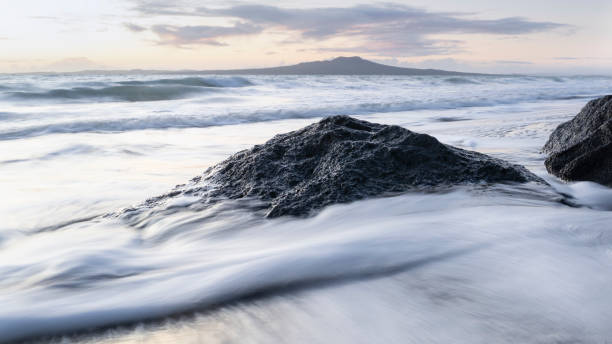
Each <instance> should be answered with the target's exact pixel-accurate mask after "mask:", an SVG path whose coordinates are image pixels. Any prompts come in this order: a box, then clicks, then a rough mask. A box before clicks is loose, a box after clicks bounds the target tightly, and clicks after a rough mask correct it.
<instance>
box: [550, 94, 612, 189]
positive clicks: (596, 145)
mask: <svg viewBox="0 0 612 344" xmlns="http://www.w3.org/2000/svg"><path fill="white" fill-rule="evenodd" d="M543 150H544V152H546V153H549V154H550V155H549V156H548V158H547V159H546V162H545V165H546V169H547V170H548V172H549V173H551V174H554V175H556V176H557V177H559V178H561V179H564V180H568V181H578V180H588V181H593V182H597V183H600V184H604V185H607V186H612V95H610V96H605V97H602V98H598V99H595V100H592V101H590V102H589V103H588V104H587V105H586V106H585V107H584V108H583V109H582V110H581V111H580V113H579V114H578V115H576V117H574V118H573V119H572V120H571V121H568V122H565V123H563V124H561V125H559V126H558V127H557V129H555V131H554V132H553V133H552V134H551V135H550V138H549V139H548V142H546V145H545V146H544V149H543Z"/></svg>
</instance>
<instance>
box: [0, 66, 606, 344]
mask: <svg viewBox="0 0 612 344" xmlns="http://www.w3.org/2000/svg"><path fill="white" fill-rule="evenodd" d="M194 78H195V79H194ZM447 79H448V77H373V76H370V77H357V76H354V77H348V76H347V77H315V76H313V77H309V76H304V77H300V76H275V77H265V76H248V77H245V78H244V79H234V78H231V77H215V76H212V77H208V76H168V75H165V76H164V75H129V76H120V75H115V76H109V75H80V76H75V75H72V76H61V75H27V76H23V75H21V76H1V80H2V85H3V86H4V88H3V89H2V90H0V93H1V94H2V95H0V105H2V107H3V108H2V111H3V112H2V113H0V138H1V139H2V140H1V141H0V145H1V147H2V148H3V149H2V150H0V176H1V178H0V188H1V189H2V190H3V198H2V202H1V204H0V219H2V221H0V305H2V307H0V341H6V340H9V339H16V338H24V337H28V336H37V335H44V334H62V333H66V331H73V330H83V329H88V328H92V327H96V326H101V325H110V326H114V325H115V324H117V323H121V322H123V321H136V322H138V321H142V320H143V319H151V318H159V317H163V316H165V315H168V314H169V313H172V312H179V313H180V312H183V311H185V310H203V311H207V312H206V313H205V314H202V315H198V316H196V317H195V318H189V319H183V318H175V319H173V320H169V321H168V322H163V323H162V325H159V324H158V325H155V324H151V323H146V324H145V325H143V326H140V327H137V328H133V329H125V330H117V328H115V327H112V328H111V330H109V331H108V332H104V333H102V332H99V331H97V332H95V333H94V334H93V335H92V337H91V340H90V341H93V342H105V341H108V342H117V341H126V342H130V341H133V342H138V341H140V342H143V341H144V342H164V341H166V342H167V341H169V340H170V341H183V342H190V341H198V340H199V341H202V342H211V343H215V342H220V343H221V342H223V343H228V342H235V343H238V342H240V343H242V342H245V340H248V341H250V342H255V343H266V342H296V343H300V342H308V343H312V342H319V343H327V342H347V343H355V342H362V343H370V342H375V341H384V342H389V343H393V342H397V343H405V342H419V343H421V342H458V343H475V342H476V343H477V342H482V343H490V342H495V343H505V342H508V343H510V342H517V341H518V342H537V343H549V342H550V343H553V342H605V340H609V339H610V338H612V333H610V329H609V326H608V324H607V319H610V318H612V314H611V313H610V310H611V309H612V307H611V306H612V298H610V297H609V296H608V295H607V294H606V293H607V291H608V290H609V289H610V287H611V286H612V277H609V276H612V274H610V272H611V271H612V270H611V267H612V266H611V264H612V262H611V261H610V254H609V252H610V250H611V249H612V247H611V246H610V245H612V235H611V233H610V225H609V224H610V221H611V220H612V215H611V214H612V213H610V212H608V211H605V210H609V209H611V208H612V203H611V202H612V197H611V196H610V192H609V190H610V189H608V188H605V187H603V186H599V185H596V184H592V183H570V184H565V183H561V182H560V181H558V180H556V179H554V178H551V177H547V176H546V172H545V170H544V168H543V159H544V156H543V155H542V154H541V153H540V149H541V147H542V145H543V143H544V142H545V140H546V138H547V136H548V134H549V133H550V131H551V130H552V129H553V128H554V127H555V126H556V125H558V124H559V123H561V122H562V121H564V120H567V119H569V118H571V116H573V115H574V114H575V113H576V112H577V111H578V110H579V109H580V107H581V106H582V105H583V104H584V103H585V102H586V100H587V99H588V98H589V97H593V96H595V95H598V94H604V93H610V92H612V88H611V87H610V82H609V81H610V79H606V78H599V77H593V78H586V77H560V78H555V77H528V76H517V77H477V76H474V77H471V76H470V77H468V78H467V79H469V80H470V81H473V82H474V83H465V82H463V81H461V82H453V81H448V80H447ZM167 80H175V81H167ZM211 80H222V81H221V83H224V84H223V85H221V86H227V87H219V86H210V85H209V84H205V83H210V82H211ZM251 84H252V85H251ZM238 86H240V87H238ZM108 87H150V88H157V87H161V88H166V87H171V88H174V87H177V88H189V89H192V88H193V89H198V90H199V91H198V92H196V93H193V94H186V95H179V96H177V98H179V99H172V100H159V101H155V102H152V101H131V102H130V101H128V100H129V99H123V100H122V99H120V98H115V99H109V100H112V101H110V102H109V101H106V100H107V99H103V101H101V100H100V98H99V97H97V96H93V97H89V96H87V97H83V98H80V99H79V100H78V101H79V103H74V104H73V103H71V102H70V101H64V100H63V101H60V102H58V101H57V99H54V100H51V99H46V98H38V99H23V98H11V97H8V96H7V94H8V93H10V92H30V93H45V92H49V91H52V90H60V89H64V90H73V89H77V88H90V89H104V88H108ZM212 89H214V90H215V91H214V92H212V91H211V90H212ZM584 97H587V98H584ZM332 114H349V115H356V114H357V115H359V116H360V117H361V118H363V119H366V120H371V121H375V122H380V123H386V124H398V125H402V126H404V127H406V128H408V129H411V130H414V131H418V132H423V133H428V134H432V135H434V136H435V137H437V138H438V139H440V140H441V141H442V142H444V143H449V144H453V145H457V146H460V147H462V148H467V149H473V150H478V151H480V152H484V153H487V154H491V155H494V156H496V157H500V158H504V159H507V160H510V161H512V162H513V163H518V164H523V165H525V166H527V167H528V168H530V169H531V170H532V171H534V172H536V173H538V174H540V175H542V176H544V177H547V178H548V179H549V180H550V182H551V184H553V186H554V188H555V189H556V190H557V192H559V193H562V194H565V195H567V197H568V200H567V202H566V203H569V204H573V205H575V206H577V207H576V208H573V207H570V206H567V205H563V204H561V203H560V202H558V199H559V198H560V197H561V196H560V195H559V194H555V193H554V192H552V191H551V189H546V188H538V187H534V186H530V185H528V186H525V187H517V186H498V187H492V188H488V189H487V188H478V189H474V188H471V189H470V188H464V189H458V190H455V191H454V192H450V193H446V194H408V195H403V196H399V197H394V198H384V199H373V200H368V201H363V202H358V203H354V204H348V205H339V206H334V207H331V208H328V209H325V210H324V211H323V212H322V213H320V214H319V215H318V216H316V217H314V218H310V219H301V220H298V219H276V220H273V221H268V220H262V219H260V218H258V217H257V216H256V215H255V214H253V213H250V212H248V211H246V210H245V209H246V208H245V207H243V204H240V202H226V203H222V204H219V205H218V206H216V207H213V208H210V209H207V210H198V209H199V208H198V202H197V199H193V198H178V199H175V200H173V202H172V203H168V204H166V205H165V206H166V208H165V209H163V211H161V212H160V211H156V212H150V213H148V214H144V215H143V216H144V218H143V219H141V220H142V221H140V222H139V225H140V227H139V228H134V227H130V226H129V225H128V224H127V223H125V222H122V221H120V220H116V219H115V220H113V219H109V218H106V217H104V215H105V214H108V213H113V212H116V211H118V210H120V209H122V208H124V207H129V205H130V204H138V203H140V202H141V201H143V200H145V199H147V198H148V197H151V196H156V195H159V194H162V193H164V192H166V191H168V190H170V189H171V188H172V186H174V185H175V184H180V183H184V182H186V181H187V180H189V179H190V178H191V177H193V176H196V175H198V174H200V173H201V172H202V171H203V170H204V169H206V168H207V167H209V166H210V165H211V164H213V163H215V162H217V161H219V160H222V159H224V158H225V157H227V156H228V155H229V154H231V153H233V152H236V151H238V150H241V149H244V148H247V147H250V146H252V145H253V144H258V143H262V142H264V141H265V140H267V139H269V138H270V137H272V136H273V135H275V134H278V133H281V132H287V131H289V130H295V129H297V128H300V127H302V126H304V125H306V124H309V123H311V122H312V121H315V120H317V119H318V118H319V117H323V116H327V115H332ZM458 119H460V120H458ZM247 296H248V297H250V298H248V299H245V297H247ZM181 314H182V313H181ZM168 338H170V339H168ZM59 340H60V341H61V340H62V339H59ZM72 340H73V339H70V338H67V339H65V340H64V342H70V341H72ZM74 340H75V341H77V342H79V341H82V340H84V339H83V338H82V337H78V338H76V339H74Z"/></svg>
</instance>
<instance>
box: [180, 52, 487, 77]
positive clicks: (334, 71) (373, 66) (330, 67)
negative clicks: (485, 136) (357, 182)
mask: <svg viewBox="0 0 612 344" xmlns="http://www.w3.org/2000/svg"><path fill="white" fill-rule="evenodd" d="M189 72H195V71H189ZM197 73H201V74H225V75H236V74H255V75H468V74H469V75H474V74H475V73H462V72H451V71H445V70H439V69H417V68H402V67H394V66H387V65H384V64H380V63H376V62H372V61H368V60H364V59H362V58H361V57H358V56H354V57H337V58H335V59H333V60H327V61H314V62H302V63H298V64H296V65H291V66H283V67H272V68H255V69H230V70H205V71H198V72H197Z"/></svg>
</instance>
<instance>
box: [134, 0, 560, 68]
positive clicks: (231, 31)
mask: <svg viewBox="0 0 612 344" xmlns="http://www.w3.org/2000/svg"><path fill="white" fill-rule="evenodd" d="M135 9H136V10H137V11H139V12H140V13H141V14H143V15H148V16H156V15H164V16H167V15H173V16H186V15H188V16H199V17H202V18H203V19H206V18H211V17H214V18H225V19H229V20H233V21H234V22H236V23H237V24H235V26H234V27H229V28H228V27H219V26H200V27H194V26H172V27H169V26H167V25H157V26H155V27H154V30H153V31H154V32H155V33H157V34H158V35H159V37H160V41H161V42H162V43H165V44H177V43H180V44H182V45H187V44H211V42H212V44H220V42H219V41H218V38H222V37H226V38H227V37H230V36H234V35H246V34H258V33H260V32H262V31H265V30H281V31H283V32H286V33H288V34H290V35H293V36H294V37H295V39H290V40H289V41H295V40H296V39H297V40H299V41H301V42H310V43H316V44H317V45H318V48H319V49H320V50H328V51H346V52H376V53H393V54H404V55H413V56H422V55H432V54H445V53H450V52H456V51H458V50H460V49H461V47H462V45H463V42H462V41H460V40H456V39H455V40H449V39H441V38H439V35H442V34H488V35H526V34H532V33H537V32H543V31H550V30H555V29H559V28H570V26H569V25H565V24H559V23H553V22H546V21H531V20H528V19H525V18H521V17H508V18H500V19H478V18H473V14H468V13H452V12H430V11H427V10H423V9H420V8H415V7H410V6H406V5H401V4H379V5H356V6H351V7H325V8H323V7H317V8H285V7H278V6H268V5H254V4H251V5H248V4H247V5H236V6H229V7H223V8H208V7H194V6H189V3H188V2H180V3H179V4H178V5H170V4H169V3H167V2H161V1H150V0H137V6H136V7H135ZM160 28H168V29H169V30H160ZM169 31H171V32H169ZM338 37H342V38H350V39H349V40H347V41H351V42H354V43H352V45H346V46H341V47H339V46H337V44H335V45H334V46H333V47H326V46H325V44H323V43H325V42H326V41H328V40H331V39H333V38H338ZM434 37H435V38H434Z"/></svg>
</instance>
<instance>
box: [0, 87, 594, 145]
mask: <svg viewBox="0 0 612 344" xmlns="http://www.w3.org/2000/svg"><path fill="white" fill-rule="evenodd" d="M123 87H138V88H140V87H145V88H146V87H149V86H123ZM585 98H590V97H588V96H585ZM544 99H549V98H548V97H542V96H535V97H534V99H532V101H535V100H544ZM553 99H566V97H553ZM526 100H527V99H526ZM517 101H518V100H517V99H514V98H512V97H510V98H507V99H503V98H502V99H495V100H493V99H482V98H477V99H463V100H456V99H439V100H437V101H435V102H429V101H427V100H426V101H407V102H393V103H361V104H351V105H343V106H330V107H320V108H317V107H313V108H308V107H302V108H293V109H270V110H268V109H261V110H254V111H249V110H243V111H233V112H225V113H223V112H219V113H217V114H203V115H178V114H175V113H169V114H161V115H155V116H146V117H131V118H130V117H128V118H116V119H106V120H102V119H96V120H93V119H92V120H79V119H76V120H73V121H71V122H55V123H50V124H42V125H31V126H25V127H20V128H13V129H8V130H1V131H0V140H14V139H20V138H26V137H35V136H42V135H49V134H67V133H86V132H96V133H110V132H124V131H135V130H147V129H171V128H205V127H211V126H222V125H233V124H243V123H255V122H266V121H275V120H286V119H304V118H318V117H327V116H333V115H367V114H373V113H389V112H401V111H412V110H435V109H440V110H443V109H453V108H468V107H480V106H494V105H503V104H512V103H515V102H517ZM440 121H442V122H445V121H448V119H446V118H444V117H441V119H440Z"/></svg>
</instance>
